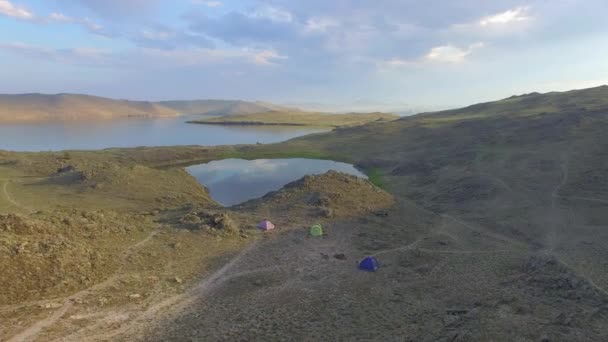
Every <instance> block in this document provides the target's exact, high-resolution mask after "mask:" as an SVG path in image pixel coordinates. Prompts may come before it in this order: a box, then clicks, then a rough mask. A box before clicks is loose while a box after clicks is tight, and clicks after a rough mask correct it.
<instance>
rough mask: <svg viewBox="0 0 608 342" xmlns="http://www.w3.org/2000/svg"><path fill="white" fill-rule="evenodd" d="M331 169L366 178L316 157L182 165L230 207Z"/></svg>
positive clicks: (220, 161)
mask: <svg viewBox="0 0 608 342" xmlns="http://www.w3.org/2000/svg"><path fill="white" fill-rule="evenodd" d="M330 170H334V171H339V172H344V173H348V174H351V175H355V176H358V177H362V178H367V177H366V176H365V174H363V173H361V172H360V171H359V170H357V169H356V168H355V167H354V166H352V165H350V164H345V163H339V162H335V161H330V160H316V159H301V158H294V159H258V160H242V159H224V160H217V161H212V162H210V163H206V164H201V165H196V166H190V167H187V168H186V171H188V172H189V173H190V174H191V175H192V176H194V177H195V178H196V179H197V180H198V181H199V183H201V184H203V185H204V186H206V187H207V189H209V193H210V195H211V198H213V199H214V200H215V201H216V202H218V203H220V204H222V205H224V206H232V205H235V204H239V203H242V202H245V201H247V200H250V199H254V198H259V197H262V196H264V195H265V194H267V193H268V192H270V191H275V190H279V189H280V188H282V187H283V186H284V185H286V184H288V183H291V182H293V181H295V180H298V179H300V178H302V177H304V176H306V175H313V174H322V173H325V172H327V171H330Z"/></svg>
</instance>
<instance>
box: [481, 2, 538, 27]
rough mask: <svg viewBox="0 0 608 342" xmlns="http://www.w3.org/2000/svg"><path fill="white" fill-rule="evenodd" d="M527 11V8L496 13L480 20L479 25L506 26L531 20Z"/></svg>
mask: <svg viewBox="0 0 608 342" xmlns="http://www.w3.org/2000/svg"><path fill="white" fill-rule="evenodd" d="M528 11H529V8H528V7H517V8H514V9H510V10H508V11H505V12H502V13H497V14H494V15H491V16H487V17H484V18H482V19H481V20H480V21H479V25H481V26H491V25H508V24H513V23H519V22H523V21H527V20H530V18H531V17H530V16H529V15H528Z"/></svg>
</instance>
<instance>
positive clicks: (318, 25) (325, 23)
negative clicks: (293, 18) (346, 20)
mask: <svg viewBox="0 0 608 342" xmlns="http://www.w3.org/2000/svg"><path fill="white" fill-rule="evenodd" d="M338 25H339V24H338V22H337V21H336V20H334V19H331V18H323V17H313V18H310V19H308V20H307V21H306V26H305V27H304V31H305V32H325V31H327V30H328V29H329V28H332V27H336V26H338Z"/></svg>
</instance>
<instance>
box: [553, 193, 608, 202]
mask: <svg viewBox="0 0 608 342" xmlns="http://www.w3.org/2000/svg"><path fill="white" fill-rule="evenodd" d="M558 197H560V198H565V199H573V200H579V201H589V202H597V203H602V204H608V200H606V199H600V198H593V197H579V196H559V195H558Z"/></svg>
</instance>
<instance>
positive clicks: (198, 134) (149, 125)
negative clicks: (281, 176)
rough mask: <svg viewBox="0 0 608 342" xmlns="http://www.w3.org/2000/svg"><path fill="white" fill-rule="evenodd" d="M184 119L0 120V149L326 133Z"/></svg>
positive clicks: (212, 142) (213, 142)
mask: <svg viewBox="0 0 608 342" xmlns="http://www.w3.org/2000/svg"><path fill="white" fill-rule="evenodd" d="M198 118H200V117H198ZM189 119H192V118H191V117H180V118H161V119H127V120H117V121H103V122H87V123H85V122H69V123H41V124H0V149H2V150H11V151H60V150H97V149H103V148H110V147H138V146H177V145H203V146H217V145H235V144H255V143H258V142H259V143H263V144H267V143H276V142H280V141H285V140H289V139H291V138H295V137H298V136H302V135H306V134H310V133H317V132H323V131H326V130H324V129H316V128H306V127H277V126H266V127H262V126H241V127H235V126H217V125H195V124H187V123H185V121H187V120H189Z"/></svg>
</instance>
